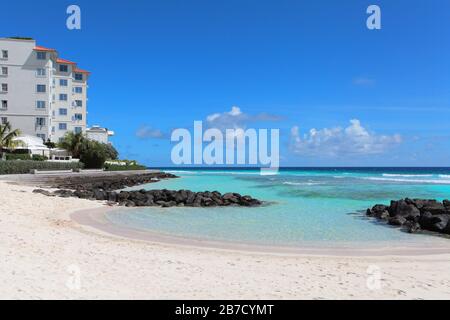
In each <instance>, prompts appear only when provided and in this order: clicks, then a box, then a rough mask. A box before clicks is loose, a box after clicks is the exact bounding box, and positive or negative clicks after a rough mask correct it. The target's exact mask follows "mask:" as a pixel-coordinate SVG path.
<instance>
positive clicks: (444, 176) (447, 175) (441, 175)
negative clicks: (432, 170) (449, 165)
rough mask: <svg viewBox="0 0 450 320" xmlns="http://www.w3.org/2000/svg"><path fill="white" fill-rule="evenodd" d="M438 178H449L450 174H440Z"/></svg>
mask: <svg viewBox="0 0 450 320" xmlns="http://www.w3.org/2000/svg"><path fill="white" fill-rule="evenodd" d="M439 178H444V179H449V178H450V174H440V175H439Z"/></svg>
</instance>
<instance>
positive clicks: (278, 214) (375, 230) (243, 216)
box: [107, 168, 450, 246]
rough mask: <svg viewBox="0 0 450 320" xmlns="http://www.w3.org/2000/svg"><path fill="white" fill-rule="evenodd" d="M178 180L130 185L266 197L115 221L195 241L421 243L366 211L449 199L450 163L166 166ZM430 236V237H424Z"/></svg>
mask: <svg viewBox="0 0 450 320" xmlns="http://www.w3.org/2000/svg"><path fill="white" fill-rule="evenodd" d="M165 171H168V172H172V173H174V174H176V175H178V176H180V177H181V178H180V179H170V180H164V181H161V182H158V183H153V184H147V185H144V186H137V187H134V188H130V189H142V188H145V189H164V188H165V189H173V190H179V189H189V190H192V191H206V190H208V191H214V190H217V191H220V192H222V193H225V192H239V193H241V194H248V195H251V196H252V197H255V198H258V199H261V200H264V201H268V202H270V205H267V206H263V207H258V208H240V207H222V208H220V207H219V208H187V207H186V208H180V207H174V208H153V207H152V208H133V209H124V210H118V211H113V212H110V213H108V214H107V219H108V220H110V221H111V222H112V223H114V224H118V225H121V226H126V227H130V228H135V229H139V230H149V231H153V232H158V233H162V234H168V235H176V236H184V237H192V238H196V239H199V238H200V239H206V240H216V241H230V242H240V243H252V244H258V245H275V246H279V245H286V246H303V245H305V244H315V245H321V244H340V243H342V244H348V243H352V244H366V245H367V244H370V243H375V242H377V243H379V242H385V243H389V242H392V241H396V242H400V241H404V242H405V243H406V242H416V241H418V240H419V239H421V241H424V239H425V238H432V237H429V236H425V235H411V234H408V233H405V232H401V231H399V230H397V229H395V228H391V227H386V226H380V225H379V224H378V223H376V222H375V221H372V220H368V219H367V218H366V217H365V216H364V213H363V212H364V211H365V209H366V208H368V207H371V206H373V205H375V204H377V203H385V204H387V203H389V202H390V200H392V199H400V198H405V197H409V198H427V199H428V198H429V199H438V200H443V199H448V198H450V168H281V169H280V172H279V174H278V175H264V176H262V175H260V171H259V170H258V169H234V168H228V169H224V168H214V169H210V168H208V169H202V168H189V169H174V168H167V169H165ZM425 241H426V240H425Z"/></svg>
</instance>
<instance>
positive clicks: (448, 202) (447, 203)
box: [443, 200, 450, 211]
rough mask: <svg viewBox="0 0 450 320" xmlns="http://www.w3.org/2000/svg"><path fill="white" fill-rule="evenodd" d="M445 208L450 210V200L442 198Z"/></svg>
mask: <svg viewBox="0 0 450 320" xmlns="http://www.w3.org/2000/svg"><path fill="white" fill-rule="evenodd" d="M443 204H444V207H445V209H447V211H449V210H450V201H449V200H444V202H443Z"/></svg>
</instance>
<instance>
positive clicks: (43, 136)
mask: <svg viewBox="0 0 450 320" xmlns="http://www.w3.org/2000/svg"><path fill="white" fill-rule="evenodd" d="M36 137H38V138H41V139H42V140H43V141H45V134H43V133H38V134H37V135H36Z"/></svg>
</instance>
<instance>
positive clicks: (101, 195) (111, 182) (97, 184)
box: [34, 173, 262, 207]
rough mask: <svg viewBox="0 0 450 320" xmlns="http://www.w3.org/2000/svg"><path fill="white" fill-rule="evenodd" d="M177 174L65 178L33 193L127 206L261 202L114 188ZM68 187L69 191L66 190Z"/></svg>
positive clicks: (206, 194) (210, 194)
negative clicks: (51, 190) (51, 187)
mask: <svg viewBox="0 0 450 320" xmlns="http://www.w3.org/2000/svg"><path fill="white" fill-rule="evenodd" d="M174 177H176V176H174V175H170V174H165V173H156V174H155V173H149V174H137V175H130V176H120V175H119V176H112V177H111V176H106V177H105V176H95V177H89V182H87V181H86V178H85V177H66V178H64V179H56V180H57V182H58V183H57V187H58V188H59V190H57V191H55V192H53V193H52V192H49V191H46V190H43V189H36V190H35V191H34V192H35V193H42V194H44V195H48V196H55V195H57V196H60V197H77V198H82V199H95V200H101V201H108V203H109V204H111V203H118V204H119V205H121V206H127V207H134V206H137V207H142V206H156V205H159V206H162V207H174V206H191V207H214V206H238V205H240V206H247V207H250V206H257V205H261V204H262V202H261V201H259V200H257V199H254V198H252V197H251V196H247V195H246V196H241V195H240V194H238V193H226V194H224V195H222V194H221V193H220V192H218V191H205V192H192V191H189V190H178V191H176V190H166V189H162V190H145V189H141V190H136V191H120V192H116V191H114V190H117V189H121V188H124V187H131V186H135V185H138V184H143V183H149V181H150V180H152V182H153V181H154V180H155V179H165V178H174ZM68 189H70V190H68Z"/></svg>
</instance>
